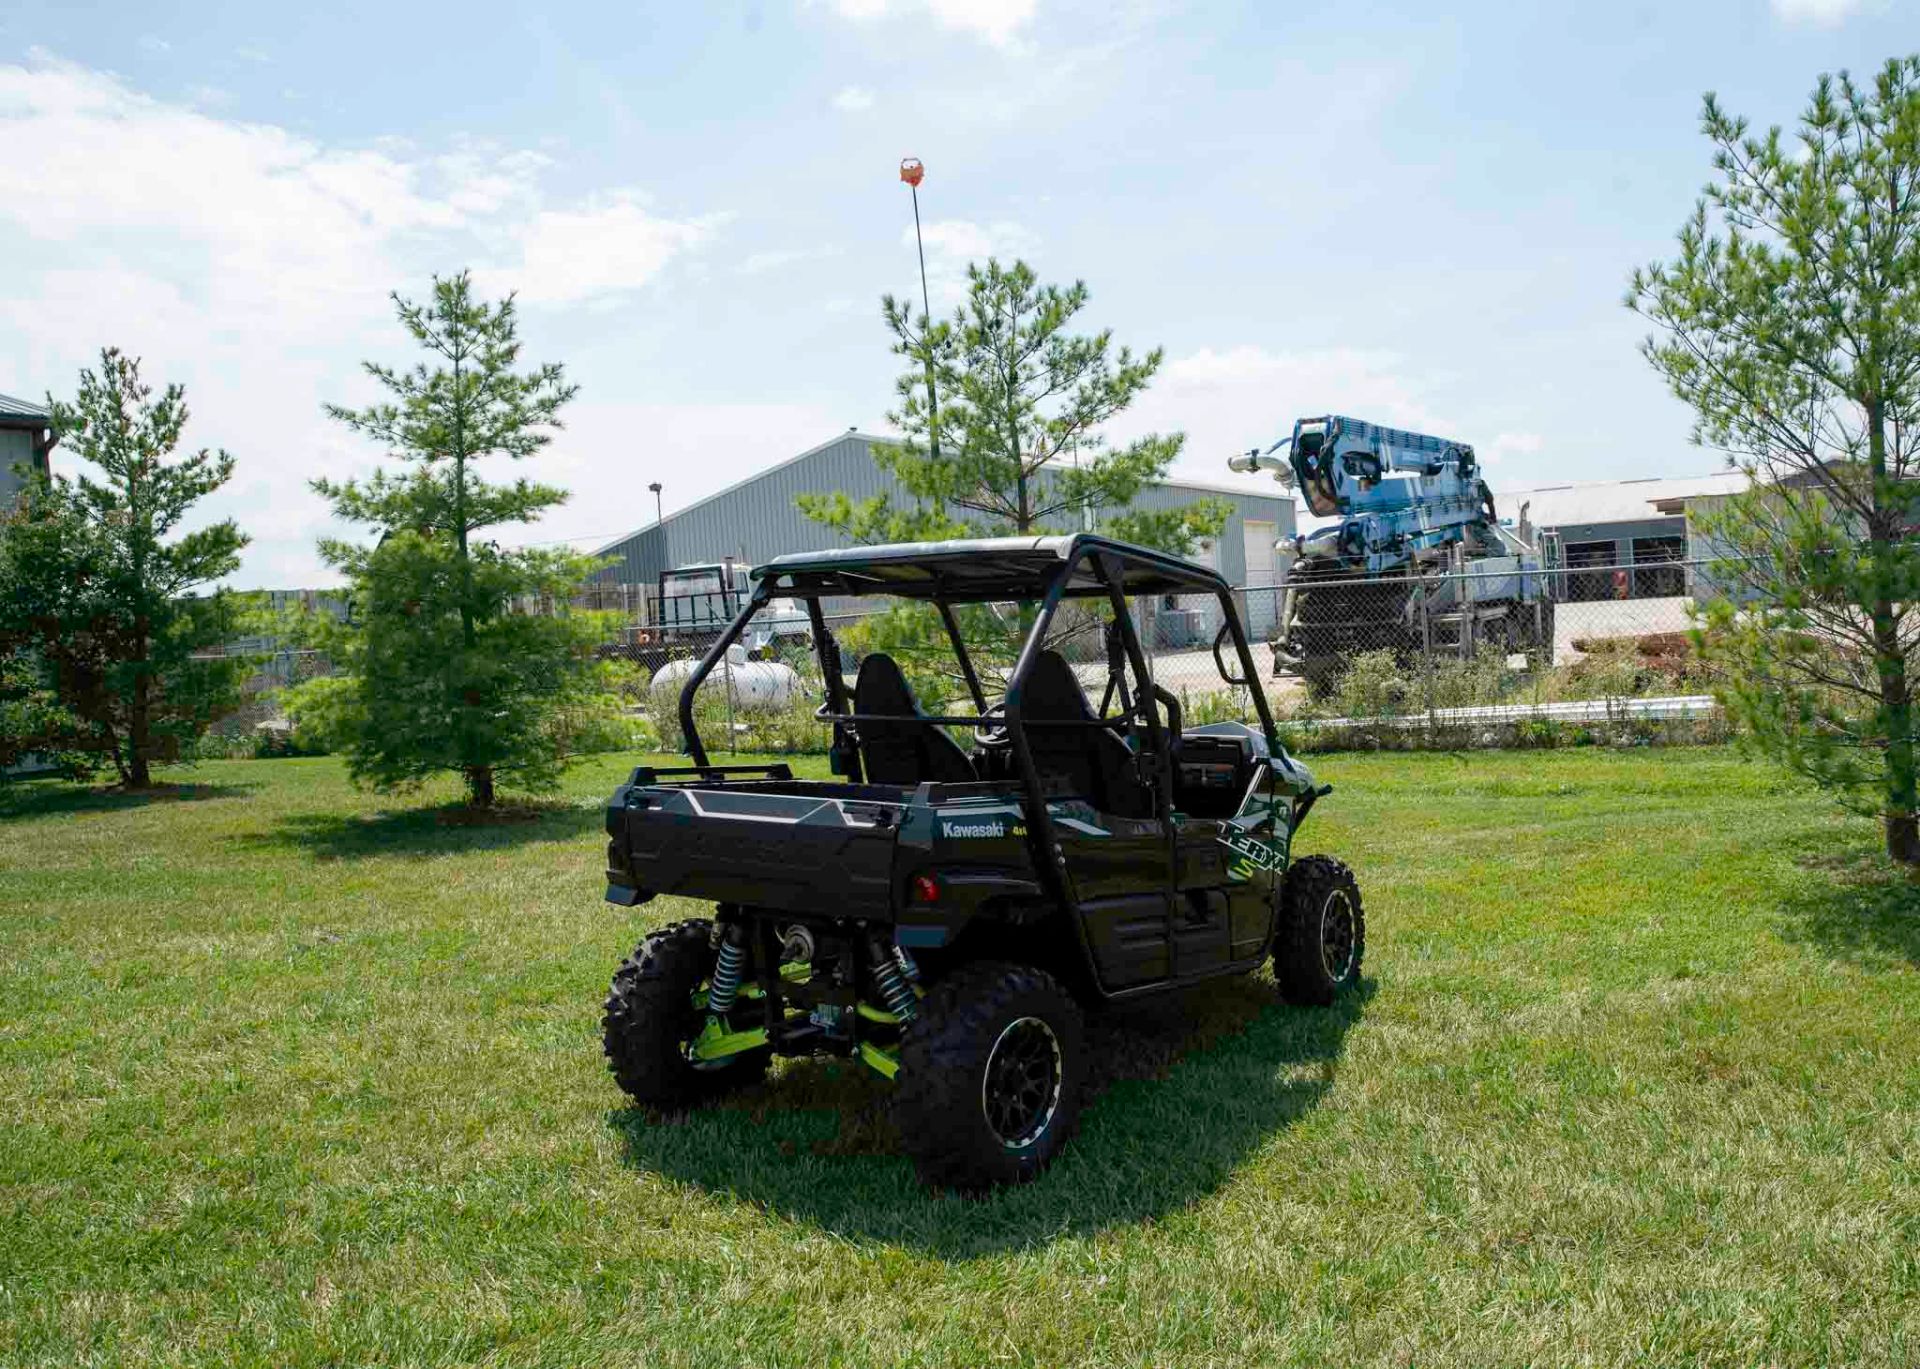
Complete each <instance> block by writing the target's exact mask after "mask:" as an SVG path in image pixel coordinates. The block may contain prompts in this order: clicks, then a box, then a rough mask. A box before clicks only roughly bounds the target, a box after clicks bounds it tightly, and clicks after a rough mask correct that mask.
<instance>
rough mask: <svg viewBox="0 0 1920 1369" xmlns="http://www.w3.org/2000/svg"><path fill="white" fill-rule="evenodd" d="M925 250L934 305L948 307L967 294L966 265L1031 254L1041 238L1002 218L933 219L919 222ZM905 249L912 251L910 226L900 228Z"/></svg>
mask: <svg viewBox="0 0 1920 1369" xmlns="http://www.w3.org/2000/svg"><path fill="white" fill-rule="evenodd" d="M921 236H922V238H923V239H924V240H925V243H926V249H927V281H928V289H929V291H930V293H931V294H932V296H933V302H934V308H935V309H943V308H949V307H951V306H952V305H954V304H957V303H959V301H960V300H961V298H962V297H964V296H965V294H966V288H967V287H966V278H967V264H968V263H969V262H974V263H978V264H980V265H982V266H984V265H986V262H987V259H988V258H989V257H997V258H998V259H999V260H1000V261H1001V262H1002V263H1008V262H1011V261H1012V260H1013V259H1014V258H1016V257H1023V256H1029V255H1031V254H1032V253H1033V252H1034V251H1035V249H1037V248H1038V247H1039V245H1040V239H1039V238H1038V237H1036V236H1035V235H1034V234H1033V233H1031V232H1030V231H1028V230H1027V229H1026V228H1023V227H1022V226H1021V225H1019V224H1017V223H1011V222H1008V221H1005V220H1001V221H999V222H995V223H985V224H982V223H974V222H972V221H971V220H968V219H936V220H933V221H931V222H929V223H926V224H924V225H922V227H921ZM900 241H901V243H902V244H904V245H905V247H906V249H907V251H909V252H912V251H913V250H914V240H913V226H912V225H911V224H909V225H908V226H907V227H905V228H903V229H901V230H900Z"/></svg>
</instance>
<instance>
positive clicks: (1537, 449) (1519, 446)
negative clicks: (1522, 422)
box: [1475, 433, 1547, 466]
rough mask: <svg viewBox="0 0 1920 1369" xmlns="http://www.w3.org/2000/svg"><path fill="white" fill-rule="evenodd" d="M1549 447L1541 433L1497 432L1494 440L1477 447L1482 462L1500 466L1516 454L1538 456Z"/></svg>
mask: <svg viewBox="0 0 1920 1369" xmlns="http://www.w3.org/2000/svg"><path fill="white" fill-rule="evenodd" d="M1546 448H1547V440H1546V439H1545V438H1544V437H1542V436H1540V434H1539V433H1497V434H1495V436H1494V439H1493V441H1491V442H1489V443H1487V444H1486V445H1484V446H1481V447H1477V448H1475V451H1476V454H1477V455H1478V456H1479V458H1480V461H1481V464H1482V465H1485V466H1498V465H1501V464H1503V463H1504V462H1505V461H1507V459H1508V458H1510V457H1515V456H1538V455H1539V454H1540V453H1541V452H1543V451H1545V450H1546Z"/></svg>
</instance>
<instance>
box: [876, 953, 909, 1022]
mask: <svg viewBox="0 0 1920 1369" xmlns="http://www.w3.org/2000/svg"><path fill="white" fill-rule="evenodd" d="M873 983H874V987H875V988H877V989H878V990H879V991H880V1001H881V1002H882V1003H883V1004H885V1005H886V1009H887V1011H888V1012H890V1013H892V1014H893V1015H894V1016H895V1017H897V1018H899V1019H900V1020H901V1021H902V1022H911V1021H913V1019H914V1018H915V1017H917V1016H919V1014H920V1000H919V999H917V998H915V997H914V996H913V988H912V986H911V985H909V984H908V983H907V977H906V976H905V975H904V974H902V973H901V972H900V962H899V961H898V960H897V959H895V958H894V954H893V949H892V947H890V946H888V945H887V944H886V943H885V942H884V941H883V940H881V939H880V938H879V937H877V936H876V937H875V938H874V939H873Z"/></svg>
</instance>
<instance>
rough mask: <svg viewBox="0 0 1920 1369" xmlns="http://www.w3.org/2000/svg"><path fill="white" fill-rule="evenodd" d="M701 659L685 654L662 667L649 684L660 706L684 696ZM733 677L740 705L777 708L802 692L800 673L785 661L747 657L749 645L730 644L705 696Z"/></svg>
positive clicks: (735, 702)
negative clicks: (685, 688) (681, 694)
mask: <svg viewBox="0 0 1920 1369" xmlns="http://www.w3.org/2000/svg"><path fill="white" fill-rule="evenodd" d="M699 664H700V662H699V661H698V660H696V659H694V658H692V657H683V658H682V659H680V660H677V661H668V662H667V663H666V664H665V665H663V666H661V667H660V670H659V672H658V673H657V674H656V675H655V676H654V677H653V683H652V684H651V685H649V686H648V687H647V692H648V694H649V695H651V696H652V699H653V703H654V706H655V707H656V708H658V707H661V706H663V705H670V704H672V703H673V702H674V701H675V700H676V699H678V698H679V697H680V691H681V689H682V688H683V687H685V685H686V683H687V677H688V676H690V675H692V674H693V672H694V669H695V668H696V667H697V666H698V665H699ZM729 680H731V682H732V688H733V706H734V707H735V708H739V709H756V708H763V709H776V708H785V707H786V706H787V705H788V704H789V703H791V702H792V701H793V700H794V699H795V698H796V697H798V696H799V693H800V676H799V673H798V672H797V671H795V670H794V668H793V667H792V666H790V665H788V664H787V663H786V662H784V661H753V660H749V659H747V649H746V648H745V647H743V646H739V645H737V644H736V645H734V646H730V647H728V648H727V659H726V661H725V662H724V663H723V664H720V665H716V666H715V667H714V668H713V674H711V675H709V676H707V681H706V683H705V684H704V685H702V686H701V693H702V695H703V696H704V695H705V694H706V692H707V691H709V690H711V691H714V692H715V693H718V691H720V690H721V689H724V688H726V687H727V684H728V682H729Z"/></svg>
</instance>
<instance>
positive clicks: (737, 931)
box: [707, 922, 747, 1017]
mask: <svg viewBox="0 0 1920 1369" xmlns="http://www.w3.org/2000/svg"><path fill="white" fill-rule="evenodd" d="M746 963H747V933H746V929H745V928H743V927H742V926H741V925H740V924H739V923H737V922H729V923H727V924H726V927H725V929H724V930H723V931H722V932H721V933H720V954H719V956H718V957H717V958H716V959H715V961H714V963H713V979H712V981H711V982H710V983H709V984H708V986H707V1011H708V1012H709V1013H711V1014H712V1015H713V1016H715V1017H725V1016H726V1015H727V1014H728V1013H729V1012H731V1011H733V1000H734V996H735V995H736V994H738V993H739V992H740V972H741V970H742V969H744V968H745V967H746Z"/></svg>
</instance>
